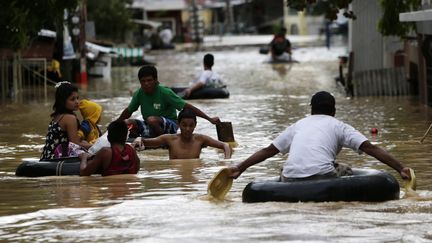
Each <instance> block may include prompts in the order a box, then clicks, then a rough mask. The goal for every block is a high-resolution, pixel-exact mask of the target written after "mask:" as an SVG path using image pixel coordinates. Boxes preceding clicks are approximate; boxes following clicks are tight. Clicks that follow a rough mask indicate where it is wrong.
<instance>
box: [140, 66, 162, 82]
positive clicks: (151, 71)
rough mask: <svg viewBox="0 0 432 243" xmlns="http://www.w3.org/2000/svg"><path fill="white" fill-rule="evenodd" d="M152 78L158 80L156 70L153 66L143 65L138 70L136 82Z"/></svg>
mask: <svg viewBox="0 0 432 243" xmlns="http://www.w3.org/2000/svg"><path fill="white" fill-rule="evenodd" d="M148 76H152V77H153V79H154V80H156V81H157V80H158V78H157V76H158V74H157V69H156V67H155V66H152V65H145V66H142V67H141V68H140V70H139V71H138V80H140V81H141V78H143V77H148Z"/></svg>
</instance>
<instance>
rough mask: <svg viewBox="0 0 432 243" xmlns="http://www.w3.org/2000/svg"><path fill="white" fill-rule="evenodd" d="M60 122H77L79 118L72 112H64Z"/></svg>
mask: <svg viewBox="0 0 432 243" xmlns="http://www.w3.org/2000/svg"><path fill="white" fill-rule="evenodd" d="M59 122H60V123H76V122H77V118H76V116H75V115H72V114H64V115H63V117H61V118H60V121H59Z"/></svg>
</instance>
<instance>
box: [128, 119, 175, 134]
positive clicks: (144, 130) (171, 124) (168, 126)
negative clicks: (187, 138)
mask: <svg viewBox="0 0 432 243" xmlns="http://www.w3.org/2000/svg"><path fill="white" fill-rule="evenodd" d="M161 118H162V121H163V126H162V129H163V131H164V134H175V133H177V123H176V122H175V121H173V120H171V119H168V118H165V117H162V116H161ZM135 123H136V125H137V128H138V135H139V137H145V138H151V137H154V136H153V135H152V132H151V128H150V126H149V125H148V124H147V123H146V122H145V121H143V120H140V119H135Z"/></svg>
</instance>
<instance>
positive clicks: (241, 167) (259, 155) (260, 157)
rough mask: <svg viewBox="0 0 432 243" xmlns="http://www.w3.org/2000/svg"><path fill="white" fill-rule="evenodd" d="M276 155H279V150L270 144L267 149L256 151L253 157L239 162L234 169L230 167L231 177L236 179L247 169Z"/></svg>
mask: <svg viewBox="0 0 432 243" xmlns="http://www.w3.org/2000/svg"><path fill="white" fill-rule="evenodd" d="M277 153H279V150H278V149H277V148H276V147H275V146H274V145H273V144H270V145H269V146H268V147H266V148H263V149H261V150H258V151H257V152H255V153H254V154H253V155H251V156H250V157H249V158H247V159H246V160H245V161H243V162H241V163H240V164H238V165H236V166H234V167H231V168H230V170H231V177H232V178H235V179H236V178H237V177H239V176H240V175H241V174H242V173H243V171H245V170H246V169H247V168H249V167H251V166H252V165H254V164H257V163H259V162H261V161H264V160H266V159H268V158H270V157H273V156H275V155H276V154H277Z"/></svg>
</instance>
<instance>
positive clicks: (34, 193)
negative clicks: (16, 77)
mask: <svg viewBox="0 0 432 243" xmlns="http://www.w3.org/2000/svg"><path fill="white" fill-rule="evenodd" d="M213 53H214V55H215V67H214V70H216V71H218V72H219V73H220V74H221V75H222V76H223V77H224V78H225V81H226V83H227V84H228V88H229V90H230V92H231V97H230V98H229V99H219V100H196V101H191V103H192V104H193V105H195V106H197V107H199V108H200V109H202V110H203V111H205V112H206V113H207V114H209V115H210V116H219V117H220V118H221V120H223V121H231V122H232V124H233V128H234V134H235V139H236V141H237V143H238V146H237V147H236V148H235V151H234V154H233V157H232V159H230V160H224V159H223V154H222V153H221V152H220V151H217V150H215V149H212V148H204V149H203V151H202V154H201V160H192V161H169V160H168V153H167V151H165V150H151V151H144V152H140V154H139V156H140V158H141V161H142V163H141V170H140V171H139V173H138V175H136V176H135V175H128V176H113V177H105V178H102V177H99V176H92V177H78V176H69V177H45V178H18V177H15V175H14V172H15V168H16V167H17V166H18V165H19V164H20V162H21V161H22V160H23V159H26V158H38V157H39V154H40V152H39V150H40V149H41V147H42V145H43V142H44V137H45V133H46V129H47V125H48V123H49V113H50V110H51V105H52V100H51V99H50V100H48V102H46V103H45V102H44V101H31V100H29V101H25V102H22V103H20V104H11V103H7V104H2V106H1V108H0V117H1V118H0V181H1V182H0V183H1V187H0V241H2V242H4V241H14V242H15V241H19V242H53V241H61V242H119V241H120V242H129V241H131V242H136V241H138V242H141V241H143V242H146V241H149V242H154V241H157V242H178V241H180V242H183V241H185V242H222V241H228V242H233V241H237V242H251V241H252V242H257V241H273V242H274V241H295V242H432V186H431V184H432V179H431V178H432V173H431V169H430V168H431V166H430V165H431V163H432V161H431V160H432V156H431V155H432V152H431V151H432V150H431V148H432V134H431V135H430V136H429V137H427V138H426V140H425V142H424V143H423V144H420V143H419V142H418V141H419V140H420V138H421V137H422V136H423V134H424V132H425V131H426V129H427V128H428V126H429V124H430V123H431V122H432V110H431V109H430V108H428V107H425V106H422V105H419V103H418V101H417V100H416V98H415V97H366V98H355V99H350V98H346V97H345V95H344V93H343V91H342V90H341V88H340V87H338V86H337V85H336V84H335V82H334V79H333V78H334V76H336V75H337V65H338V61H337V56H338V55H341V54H344V49H343V48H333V49H332V52H329V51H327V50H326V49H324V48H320V47H315V48H314V47H309V48H299V49H297V50H296V53H295V58H296V59H297V60H299V61H300V62H299V63H295V64H267V63H264V62H263V61H264V60H265V56H263V55H260V54H259V53H258V50H257V48H236V49H231V50H225V51H215V52H213ZM204 54H205V52H198V53H175V52H173V51H166V52H158V53H154V54H152V55H153V58H154V60H155V61H156V62H157V63H158V70H159V80H160V81H161V82H162V83H163V84H166V85H168V86H171V85H178V86H183V85H186V84H187V83H188V82H189V80H191V79H192V78H193V77H194V75H195V73H197V72H198V71H199V70H201V59H202V56H203V55H204ZM136 71H137V69H136V68H115V69H114V70H113V73H114V74H113V80H112V82H111V83H108V82H105V81H103V80H93V81H92V83H91V84H90V85H89V87H88V88H87V89H86V90H82V91H81V92H80V95H81V97H87V98H91V99H94V100H95V101H97V102H99V103H100V104H101V105H102V106H103V108H104V113H103V119H102V121H101V125H102V127H103V129H104V128H106V125H107V124H108V123H109V122H110V121H111V120H113V119H115V118H116V117H118V115H119V114H120V112H121V111H122V110H123V109H124V108H125V107H126V106H127V104H128V102H129V100H130V94H129V89H132V90H134V89H136V88H138V86H139V83H138V82H137V81H136ZM319 90H327V91H330V92H332V93H333V94H334V95H335V97H336V100H337V113H336V117H337V118H339V119H341V120H343V121H345V122H347V123H349V124H351V125H353V126H354V127H356V128H357V129H358V130H360V131H361V132H363V133H364V134H365V135H366V136H367V137H368V138H369V139H370V140H371V141H372V142H373V143H375V144H378V145H379V146H381V147H383V148H385V149H386V150H388V151H390V152H391V153H392V154H393V155H394V156H395V157H396V158H398V159H399V160H400V161H403V162H404V163H405V164H406V165H407V166H410V167H412V168H414V170H415V171H416V175H417V183H418V187H417V188H418V189H417V195H414V196H411V195H410V196H408V195H406V194H405V193H404V191H403V190H401V199H400V200H395V201H388V202H382V203H366V202H327V203H275V202H268V203H256V204H245V203H242V202H241V193H242V190H243V188H244V187H245V186H246V184H247V183H248V182H250V181H253V180H263V179H268V178H274V177H275V176H277V175H278V172H279V169H280V167H281V165H282V163H283V161H284V160H285V159H286V157H284V156H282V155H276V156H275V157H273V158H271V159H269V160H267V161H265V162H263V163H260V164H258V165H255V166H253V167H251V168H249V169H248V170H247V171H246V172H244V173H243V175H242V176H241V177H240V178H238V179H237V180H235V181H234V183H233V187H232V189H231V191H230V192H229V193H228V195H227V198H226V200H225V201H219V202H216V201H213V200H210V199H209V198H208V197H207V196H206V190H207V183H208V182H209V181H210V180H211V178H212V176H213V175H214V174H215V173H216V172H217V171H218V170H219V169H220V168H222V167H223V166H229V165H232V164H235V163H238V162H240V161H242V160H244V159H245V158H247V157H248V156H249V155H251V154H252V153H253V152H255V151H256V150H258V149H260V148H262V147H264V146H267V145H269V144H270V143H271V141H272V140H273V139H274V138H275V137H276V136H277V135H278V134H279V133H280V132H281V131H283V130H284V128H285V127H286V126H288V125H290V124H291V123H293V122H294V121H296V120H297V119H300V118H302V117H304V116H306V115H308V114H309V112H310V110H309V109H310V107H309V100H310V96H311V95H312V94H313V93H315V92H316V91H319ZM371 128H377V129H378V134H377V135H376V136H372V135H371V133H370V129H371ZM196 132H198V133H203V134H208V135H210V136H212V137H216V129H215V127H214V126H213V125H211V124H210V123H208V122H207V121H206V120H203V119H198V125H197V128H196ZM338 161H339V162H345V163H348V164H350V165H351V166H353V167H359V168H375V169H382V170H386V171H388V172H390V173H391V174H393V175H394V176H395V177H396V178H397V179H398V181H399V182H400V184H401V187H403V181H401V180H400V178H399V176H398V174H397V173H395V171H393V170H392V169H391V168H389V167H387V166H386V165H383V164H381V163H380V162H378V161H377V160H376V159H374V158H372V157H368V156H366V155H358V154H356V153H354V152H353V151H349V150H343V151H342V152H341V153H340V154H339V156H338Z"/></svg>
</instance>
